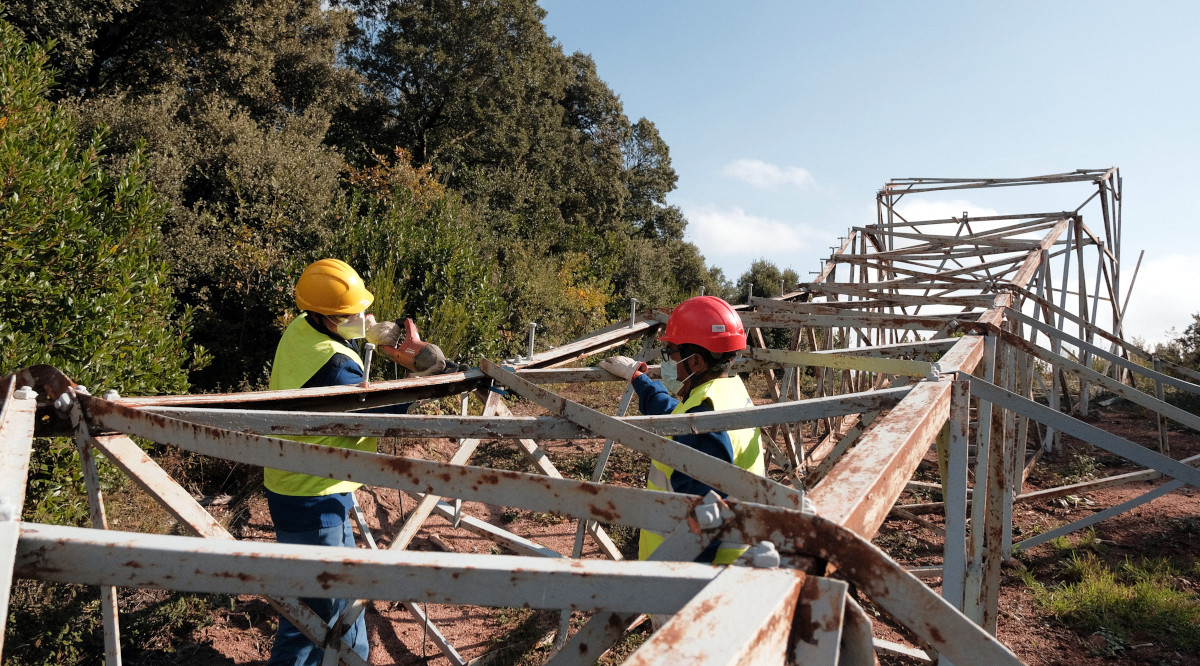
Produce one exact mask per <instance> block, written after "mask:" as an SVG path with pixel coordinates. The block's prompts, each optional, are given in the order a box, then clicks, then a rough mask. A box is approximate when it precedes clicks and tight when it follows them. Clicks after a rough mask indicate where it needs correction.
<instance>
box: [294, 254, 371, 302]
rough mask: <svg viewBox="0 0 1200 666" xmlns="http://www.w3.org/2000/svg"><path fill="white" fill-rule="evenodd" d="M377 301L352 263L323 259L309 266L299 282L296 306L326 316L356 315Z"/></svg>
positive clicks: (297, 283)
mask: <svg viewBox="0 0 1200 666" xmlns="http://www.w3.org/2000/svg"><path fill="white" fill-rule="evenodd" d="M374 300H375V297H374V296H373V295H371V292H369V291H367V286H366V285H365V284H363V280H362V278H361V277H359V276H358V272H357V271H355V270H354V269H353V268H351V267H350V264H347V263H346V262H344V261H342V260H340V259H322V260H320V261H317V262H313V263H312V264H309V266H308V268H306V269H304V272H303V273H301V274H300V279H299V280H297V281H296V305H298V306H300V309H301V310H307V311H310V312H316V313H318V314H325V315H343V314H355V313H357V312H362V311H363V310H366V309H367V307H368V306H370V305H371V303H372V302H373V301H374Z"/></svg>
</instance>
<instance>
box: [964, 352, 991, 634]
mask: <svg viewBox="0 0 1200 666" xmlns="http://www.w3.org/2000/svg"><path fill="white" fill-rule="evenodd" d="M983 364H984V366H983V379H984V381H986V382H991V381H992V378H993V377H994V376H995V372H996V336H994V335H989V336H986V337H985V338H984V351H983ZM975 414H976V421H977V423H978V424H977V425H976V429H975V488H974V490H973V491H972V492H971V532H970V540H969V541H968V542H967V576H966V582H965V585H964V591H963V614H964V615H966V616H967V617H968V618H970V620H971V621H972V622H974V623H975V624H978V625H980V626H983V606H984V600H983V561H984V555H985V549H986V547H987V544H986V542H985V540H984V535H985V530H984V524H985V522H986V520H987V518H986V516H987V503H988V500H989V497H988V493H986V492H983V491H982V489H981V488H980V484H981V483H982V482H983V480H984V479H986V478H987V477H988V458H989V455H990V451H991V447H990V446H989V441H990V438H991V428H990V427H989V424H990V423H991V420H992V405H991V403H989V402H986V401H984V400H979V401H978V407H977V408H976V410H975Z"/></svg>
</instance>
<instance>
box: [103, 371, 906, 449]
mask: <svg viewBox="0 0 1200 666" xmlns="http://www.w3.org/2000/svg"><path fill="white" fill-rule="evenodd" d="M517 376H518V377H519V375H517ZM907 391H908V389H906V388H897V389H889V390H884V391H865V392H862V393H853V394H845V395H841V396H834V397H827V398H816V399H811V400H803V401H798V402H786V403H779V404H773V405H760V406H757V407H747V408H744V409H737V410H726V411H722V412H709V413H704V414H669V415H663V416H629V417H623V418H622V420H623V421H625V422H626V423H629V424H631V425H634V426H636V427H638V428H643V429H646V430H650V431H652V432H657V433H660V434H663V435H666V436H670V435H682V434H686V433H696V432H717V431H720V430H729V429H732V428H744V427H747V425H748V424H750V425H760V424H761V425H764V426H766V425H773V424H776V423H795V422H797V421H808V420H813V419H818V418H829V417H834V416H845V415H848V414H857V413H859V412H862V411H865V410H868V409H884V408H887V407H890V406H891V405H894V404H895V403H896V402H898V401H899V400H900V399H901V398H903V397H904V395H905V394H906V393H907ZM117 404H123V403H121V402H120V401H117ZM143 411H145V412H146V413H149V414H157V415H161V416H164V417H170V418H172V419H178V420H181V421H187V422H189V423H196V424H202V425H207V426H212V427H219V428H223V429H229V430H238V431H241V432H247V433H255V434H264V435H358V436H372V437H458V438H467V437H470V438H476V439H593V438H595V437H596V436H597V434H596V433H595V432H593V431H591V430H589V429H587V428H585V427H583V426H580V425H579V424H577V423H573V422H572V421H570V420H569V419H567V418H564V417H561V416H557V415H553V416H533V417H528V416H512V417H491V416H488V415H485V416H423V415H407V414H405V415H394V414H355V413H342V414H331V413H329V412H283V411H258V410H253V411H242V410H233V409H221V410H217V409H193V408H176V407H172V408H165V407H153V408H146V409H145V410H143Z"/></svg>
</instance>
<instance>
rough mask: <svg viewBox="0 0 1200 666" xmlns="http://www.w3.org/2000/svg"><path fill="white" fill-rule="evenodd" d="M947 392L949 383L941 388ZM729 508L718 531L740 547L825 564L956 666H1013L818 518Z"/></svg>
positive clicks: (964, 623) (963, 621) (869, 550)
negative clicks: (763, 546)
mask: <svg viewBox="0 0 1200 666" xmlns="http://www.w3.org/2000/svg"><path fill="white" fill-rule="evenodd" d="M941 383H942V384H945V385H946V386H947V388H948V387H949V385H950V383H951V382H948V381H947V382H941ZM746 504H747V503H745V502H738V501H736V500H734V501H730V502H729V507H730V509H731V514H732V515H730V516H729V517H728V518H726V519H725V521H724V522H723V523H722V524H721V526H720V527H719V528H718V529H717V530H716V532H717V534H718V536H719V538H721V539H723V540H727V541H734V542H738V543H759V542H761V541H770V542H771V543H772V544H774V546H775V548H776V549H777V550H779V552H780V553H789V554H790V553H797V554H804V555H809V556H813V557H819V558H821V559H824V560H827V561H828V562H829V563H831V564H833V565H834V566H836V567H837V568H838V570H839V571H840V573H841V577H842V578H844V579H845V580H847V581H848V582H850V583H852V584H854V585H856V586H857V587H858V589H859V590H860V591H861V592H862V593H863V594H865V595H866V596H867V597H868V598H870V599H871V601H872V602H874V603H875V604H876V605H878V606H879V607H880V608H882V609H884V610H885V611H887V613H888V614H889V615H891V616H892V617H893V618H894V619H895V620H896V621H897V622H899V623H900V624H901V625H903V626H904V627H906V628H907V629H909V630H910V631H912V632H913V633H914V634H916V635H917V636H918V637H919V638H920V639H921V640H923V641H925V642H927V643H929V644H930V645H932V646H933V647H934V648H936V649H937V650H938V652H939V653H941V654H944V655H946V656H947V657H949V658H950V659H952V660H954V661H955V662H957V663H962V664H967V663H984V664H1017V663H1020V662H1019V661H1018V660H1017V658H1016V656H1015V655H1013V654H1012V652H1011V651H1009V649H1008V648H1007V647H1005V646H1004V645H1003V644H1001V643H1000V642H999V641H997V640H996V639H995V637H993V636H991V635H989V634H988V633H987V632H985V631H984V630H983V629H982V628H980V627H979V626H977V625H975V624H973V623H972V622H971V621H970V620H968V619H967V618H966V617H965V616H964V615H963V614H962V613H960V612H959V611H958V610H956V609H955V608H954V607H953V606H952V605H951V604H949V603H948V602H947V601H946V600H944V599H942V598H941V597H940V596H938V595H937V593H935V592H934V591H933V590H931V589H929V588H928V587H927V586H925V584H924V583H922V582H921V581H920V579H918V578H917V577H916V576H913V575H912V574H911V573H909V572H908V571H906V570H905V569H904V567H903V566H901V565H899V564H897V563H896V562H895V561H893V560H892V559H891V558H890V557H888V555H887V554H886V553H884V552H883V551H882V550H880V549H879V548H878V547H877V546H875V545H874V544H872V543H871V542H870V541H868V540H867V539H866V538H864V537H862V536H860V535H859V534H858V533H857V532H856V531H855V530H851V529H847V528H846V527H843V526H841V525H838V524H837V523H835V522H833V521H831V520H829V519H827V518H824V517H822V516H821V515H819V514H809V513H801V512H797V511H792V510H788V509H783V508H780V507H773V506H762V505H759V506H754V507H749V506H746Z"/></svg>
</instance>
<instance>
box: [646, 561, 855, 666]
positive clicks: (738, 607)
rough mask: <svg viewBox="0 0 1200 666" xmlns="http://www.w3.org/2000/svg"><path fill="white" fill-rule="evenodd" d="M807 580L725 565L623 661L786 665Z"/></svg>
mask: <svg viewBox="0 0 1200 666" xmlns="http://www.w3.org/2000/svg"><path fill="white" fill-rule="evenodd" d="M803 584H804V574H803V573H801V572H798V571H792V570H790V569H776V570H771V569H767V570H756V569H748V568H745V567H726V568H724V569H723V570H722V571H721V574H720V575H718V576H717V577H716V578H715V579H713V581H712V582H711V583H709V584H708V585H706V586H705V587H704V589H703V590H701V591H700V592H699V593H698V594H697V595H696V596H695V597H693V598H692V600H691V601H690V602H689V603H688V605H686V606H684V607H683V608H682V609H680V610H679V612H678V613H676V614H675V616H674V617H673V618H671V620H670V621H669V622H667V623H666V625H664V626H663V627H662V628H661V629H659V630H658V631H657V632H655V634H654V635H653V636H651V637H650V640H648V641H646V642H645V643H643V644H642V645H641V647H639V648H638V649H637V650H636V651H635V652H634V653H633V654H632V655H630V657H629V659H628V660H626V661H625V664H626V665H627V666H650V665H652V664H663V665H666V664H671V665H674V664H714V665H715V664H764V665H765V664H780V665H781V666H782V664H784V663H785V662H786V661H787V657H788V635H789V633H790V631H791V628H792V614H793V613H794V612H795V610H796V604H797V600H798V598H799V596H800V590H801V588H802V586H803ZM840 619H841V618H840V617H838V618H837V620H839V621H840Z"/></svg>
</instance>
